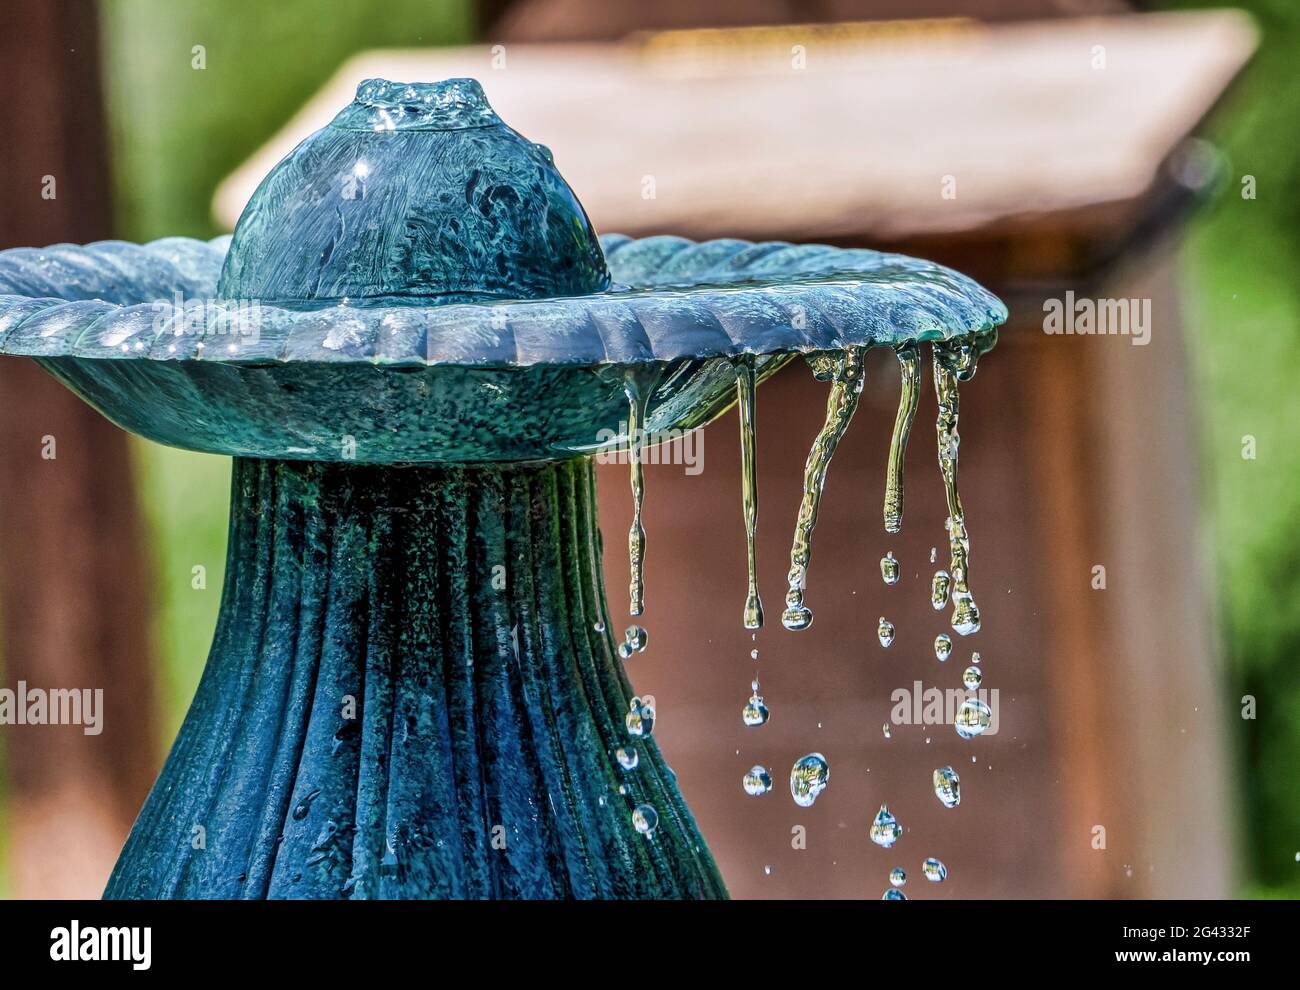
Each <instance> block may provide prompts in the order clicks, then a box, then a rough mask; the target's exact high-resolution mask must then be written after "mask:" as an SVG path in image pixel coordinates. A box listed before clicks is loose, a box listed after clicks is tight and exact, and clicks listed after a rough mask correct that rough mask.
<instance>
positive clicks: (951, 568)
mask: <svg viewBox="0 0 1300 990" xmlns="http://www.w3.org/2000/svg"><path fill="white" fill-rule="evenodd" d="M976 354H977V352H976V350H975V348H974V347H973V346H972V345H971V344H961V345H953V344H938V343H936V344H935V345H934V348H933V359H934V360H933V364H934V391H935V395H936V397H937V399H938V406H939V415H938V418H937V419H936V420H935V430H936V433H937V434H938V438H939V470H940V472H941V473H942V474H943V485H944V494H945V496H946V498H947V502H948V521H947V524H946V525H947V529H948V550H949V557H950V560H949V564H948V573H949V578H950V581H951V591H950V595H951V597H952V603H953V612H952V620H951V621H952V627H953V629H954V630H956V631H957V632H958V633H960V634H961V635H963V636H968V635H970V634H971V633H974V632H978V631H979V627H980V613H979V607H978V606H977V605H976V604H975V598H974V596H973V595H972V594H971V591H970V584H969V577H970V574H969V556H970V541H969V539H968V537H967V534H966V517H965V514H964V512H963V511H962V505H961V496H960V495H959V494H958V492H957V450H958V447H959V446H960V444H961V437H960V436H959V435H958V433H957V418H958V414H959V411H960V402H959V397H958V394H957V382H958V381H959V380H960V381H965V380H967V379H969V378H970V377H971V375H973V374H974V373H975V358H976ZM935 598H936V599H937V598H938V594H937V593H936V594H935Z"/></svg>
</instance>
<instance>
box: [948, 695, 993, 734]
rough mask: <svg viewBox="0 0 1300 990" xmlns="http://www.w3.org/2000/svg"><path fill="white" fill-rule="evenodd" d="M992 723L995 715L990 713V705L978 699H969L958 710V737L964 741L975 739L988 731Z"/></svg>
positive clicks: (956, 726) (956, 725)
mask: <svg viewBox="0 0 1300 990" xmlns="http://www.w3.org/2000/svg"><path fill="white" fill-rule="evenodd" d="M992 721H993V713H992V712H991V711H989V706H988V705H986V704H984V702H982V701H980V700H979V699H978V698H967V699H966V700H965V701H963V702H962V703H961V707H960V708H958V709H957V721H956V724H955V728H956V729H957V735H959V736H961V737H962V738H963V739H971V738H974V737H975V736H978V735H979V734H980V733H982V732H983V731H984V730H985V729H987V728H988V727H989V723H990V722H992Z"/></svg>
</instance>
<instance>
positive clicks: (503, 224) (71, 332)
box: [0, 80, 1006, 898]
mask: <svg viewBox="0 0 1300 990" xmlns="http://www.w3.org/2000/svg"><path fill="white" fill-rule="evenodd" d="M1005 316H1006V311H1005V309H1004V308H1003V307H1002V305H1001V303H1000V302H998V301H997V300H996V299H995V298H994V297H992V296H991V295H989V294H988V293H987V292H985V291H984V290H983V289H982V288H980V287H979V286H978V285H976V284H975V283H974V282H972V281H971V280H969V279H967V278H965V277H963V276H961V275H959V274H958V273H956V272H953V271H951V270H949V269H946V268H943V267H941V266H938V265H933V264H930V263H928V262H924V261H918V260H916V259H912V258H905V257H902V256H899V255H890V254H881V253H879V252H874V251H864V250H841V249H835V248H830V247H825V246H819V245H800V246H796V245H790V244H783V243H773V244H750V243H747V242H744V241H736V240H719V241H710V242H706V243H699V244H696V243H692V242H689V241H685V240H682V239H681V238H674V237H654V238H645V239H642V240H629V239H628V238H625V237H619V236H608V237H605V238H601V239H597V238H596V237H595V234H594V232H593V230H592V227H591V224H590V222H589V221H588V220H587V217H586V215H585V213H584V212H583V211H582V207H581V205H580V204H579V203H578V200H577V198H576V197H575V196H574V194H573V192H572V190H570V189H569V187H568V186H567V185H566V184H565V182H564V180H563V179H562V178H561V177H560V175H559V173H558V172H557V171H556V170H555V168H554V164H553V162H552V160H551V156H550V154H549V153H548V152H547V151H546V150H545V149H544V148H542V147H541V146H539V145H535V144H533V143H532V142H530V141H527V140H525V139H524V138H522V137H521V136H519V135H518V134H517V133H516V132H514V131H512V130H511V129H510V128H508V127H506V126H505V125H504V124H503V123H501V121H500V120H499V118H497V116H496V114H495V113H493V112H492V110H491V108H490V107H489V106H488V104H487V101H486V100H485V99H484V97H483V94H482V91H481V90H480V89H479V87H478V84H477V83H475V82H473V81H472V80H451V81H448V82H445V83H437V84H410V85H407V84H401V83H390V82H386V81H383V80H370V81H367V82H365V83H363V84H362V85H361V87H360V88H359V90H358V92H357V99H356V101H355V102H354V103H353V104H351V105H350V106H349V107H347V108H345V109H344V110H343V111H342V112H341V113H340V114H339V115H338V117H337V118H336V119H335V120H334V122H333V123H332V124H331V125H330V126H329V127H327V128H325V129H324V130H322V131H320V132H318V133H317V134H315V135H313V136H312V137H310V138H308V139H307V140H306V141H304V142H303V143H302V144H300V145H299V146H298V148H296V149H295V150H294V151H293V152H292V153H291V154H290V155H289V157H288V158H286V159H285V161H284V162H282V163H281V164H280V165H278V166H277V167H276V168H275V169H274V170H273V171H272V173H271V174H270V175H269V176H268V177H267V179H266V181H265V182H264V183H263V184H262V186H261V187H259V189H258V191H257V193H256V194H255V195H254V197H253V199H252V201H250V203H249V205H248V207H247V209H246V211H245V213H244V216H243V217H242V218H241V220H240V223H239V225H238V227H237V229H236V232H235V234H234V237H233V240H232V239H230V238H219V239H217V240H215V241H212V242H197V241H190V240H186V239H181V238H169V239H165V240H162V241H156V242H153V243H151V244H147V245H142V246H140V245H132V244H126V243H123V242H104V243H100V244H92V245H87V246H85V247H77V246H73V245H54V246H51V247H48V248H40V249H36V248H25V249H18V250H13V251H6V252H0V353H3V354H9V355H24V356H29V357H33V358H35V359H36V360H37V361H39V362H40V363H41V364H42V365H43V366H44V367H45V368H47V369H48V370H49V371H50V372H51V373H52V374H54V375H55V376H56V377H57V378H59V380H61V381H62V382H64V383H65V384H66V385H67V386H68V387H69V388H71V389H73V390H74V391H75V392H77V393H78V394H79V395H81V396H82V397H83V398H85V399H86V400H87V401H88V402H90V403H91V404H92V405H94V406H95V407H96V408H98V409H99V410H101V411H102V412H103V413H104V414H105V415H106V416H108V417H109V418H110V419H112V420H114V421H115V422H117V423H119V424H120V425H122V426H123V427H125V428H126V429H129V430H132V431H134V432H136V433H139V434H140V435H142V436H145V437H148V438H150V439H154V440H157V441H159V442H161V443H166V444H171V445H174V446H178V447H183V448H187V449H192V450H201V451H208V452H212V453H220V454H226V455H230V456H233V457H234V458H235V460H234V470H233V492H232V504H231V526H230V541H229V551H228V553H229V559H228V564H227V575H228V576H227V580H226V585H225V588H224V591H223V598H222V606H221V613H220V617H219V620H218V626H217V632H216V636H215V640H214V643H213V646H212V651H211V654H210V656H209V660H208V665H207V668H206V670H205V673H204V675H203V679H202V682H201V684H200V686H199V689H198V692H197V694H196V696H195V699H194V703H193V705H192V707H191V710H190V712H189V715H188V716H187V718H186V720H185V723H184V725H183V727H182V729H181V732H180V736H179V738H178V739H177V741H176V743H175V745H174V747H173V749H172V752H171V754H170V756H169V757H168V760H167V764H166V766H165V767H164V769H163V772H162V775H161V776H160V778H159V780H158V782H157V784H156V785H155V787H154V789H153V791H152V793H151V794H150V796H149V799H148V801H147V802H146V804H145V807H144V809H143V810H142V812H141V814H140V818H139V820H138V821H137V823H136V826H135V828H134V830H133V831H132V833H131V837H130V839H129V840H128V842H127V844H126V847H125V849H124V850H123V852H122V856H121V859H120V861H119V863H118V865H117V868H116V869H115V871H114V873H113V876H112V879H111V880H110V882H109V885H108V889H107V891H106V896H109V897H255V898H264V897H329V898H337V897H356V898H360V897H719V896H724V895H725V891H724V889H723V886H722V883H721V880H720V879H719V877H718V873H717V870H716V868H715V867H714V865H713V861H712V859H711V858H710V856H709V853H708V851H707V849H706V848H705V845H704V842H703V840H702V839H701V838H700V835H699V833H698V831H697V830H696V828H695V825H694V822H693V821H692V819H691V816H690V814H689V812H688V811H687V809H686V807H685V805H684V804H683V802H682V800H681V797H680V795H679V793H678V791H677V787H676V784H675V782H674V778H673V775H672V772H671V771H670V770H669V769H668V767H667V766H666V765H665V764H664V762H663V759H662V757H661V755H660V753H659V750H658V748H657V746H656V745H655V743H654V741H653V737H652V736H651V735H650V734H649V732H648V731H644V732H643V733H642V734H641V735H639V736H637V737H636V738H635V740H633V739H632V738H630V737H629V731H628V726H629V723H628V722H626V721H625V720H626V718H627V715H628V712H629V707H630V705H631V703H632V692H631V688H630V685H629V684H628V682H627V679H626V677H625V676H624V674H623V671H622V669H621V666H620V665H619V661H618V658H617V655H616V649H615V645H616V644H615V641H614V639H613V637H612V635H611V632H610V630H611V629H612V628H613V623H612V622H611V619H610V613H609V609H608V607H607V605H606V602H605V594H604V589H603V581H602V575H601V572H600V566H599V562H600V534H599V531H598V529H597V525H596V518H595V501H594V497H593V491H592V485H593V477H592V470H591V463H590V457H589V455H590V454H591V453H592V452H594V451H595V450H596V449H597V447H598V445H599V438H601V437H602V436H609V435H611V434H612V435H615V436H618V437H619V442H621V443H626V444H630V445H631V446H632V447H633V451H634V456H633V461H634V468H633V476H634V487H635V488H636V490H637V491H638V493H639V491H640V488H639V474H638V472H637V469H636V467H635V463H636V456H635V450H636V447H637V444H638V443H639V434H638V433H637V432H636V431H637V430H638V429H642V428H644V429H648V430H651V431H668V430H679V429H689V428H693V427H696V426H701V425H704V424H705V423H707V422H709V421H710V420H711V419H713V418H714V417H716V416H717V415H718V414H720V413H721V412H722V411H723V410H724V409H726V408H727V407H728V406H729V405H730V404H731V403H732V402H733V401H735V399H736V396H737V381H738V377H739V380H740V381H741V382H742V383H747V387H748V389H749V391H748V392H746V391H745V389H744V388H742V389H741V391H740V395H741V400H742V404H745V405H746V408H747V409H749V410H750V412H751V413H752V386H753V383H754V382H755V381H761V380H762V378H763V377H764V376H766V375H768V374H770V373H771V372H773V371H775V370H776V369H777V368H778V367H780V366H781V364H783V363H784V362H785V361H787V360H789V358H790V357H791V356H793V355H796V354H803V355H805V356H808V357H809V358H810V359H812V360H813V361H814V366H815V367H822V366H824V365H825V364H826V360H827V356H828V355H834V354H837V353H852V354H854V355H859V356H860V352H861V350H862V349H864V348H866V347H870V346H875V345H886V346H894V347H900V348H904V349H908V348H912V349H913V350H914V345H915V344H917V343H919V342H923V341H935V342H940V343H942V344H943V346H945V347H948V346H949V345H951V346H952V348H953V353H954V355H961V354H964V355H965V356H966V358H967V359H969V360H970V362H972V363H971V368H972V369H973V356H975V355H977V354H978V353H979V352H980V351H982V350H984V349H986V348H987V347H989V346H991V344H992V341H993V339H994V328H995V327H996V326H997V325H998V324H999V323H1000V322H1002V320H1003V319H1005ZM909 353H910V351H909ZM855 360H857V359H856V358H855ZM828 374H829V372H828ZM749 421H750V422H751V425H752V416H750V417H749ZM629 422H630V423H632V424H633V425H632V427H631V428H629V426H628V424H629ZM629 434H631V435H629ZM751 450H752V444H751ZM750 463H751V465H752V458H751V459H750ZM751 508H752V506H751ZM747 511H751V510H750V509H747ZM814 514H815V513H814ZM632 549H633V556H634V558H637V554H638V552H639V550H640V549H641V545H640V544H638V543H637V542H636V540H635V534H634V540H633V548H632ZM751 563H752V554H751ZM634 586H635V580H634ZM755 602H756V599H755ZM633 605H634V607H633V608H632V611H633V613H634V614H635V612H636V611H637V610H638V608H637V607H636V606H637V602H636V601H635V596H634V602H633ZM753 611H755V610H754V609H753V608H749V609H747V613H748V612H753ZM759 621H761V620H759ZM643 728H645V726H643ZM633 742H635V747H634V748H635V752H636V758H635V760H634V761H633V760H630V759H629V758H628V754H629V751H631V750H632V749H633V745H632V744H633ZM620 750H623V753H622V757H623V758H622V759H620V753H619V751H620ZM633 762H634V763H635V766H629V764H630V763H633Z"/></svg>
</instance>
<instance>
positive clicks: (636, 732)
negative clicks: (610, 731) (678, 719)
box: [623, 694, 655, 738]
mask: <svg viewBox="0 0 1300 990" xmlns="http://www.w3.org/2000/svg"><path fill="white" fill-rule="evenodd" d="M623 724H624V725H625V726H626V727H627V734H628V735H629V736H632V737H633V738H640V737H641V736H648V735H650V733H651V732H653V731H654V727H655V705H654V696H653V695H649V694H647V695H646V696H645V697H644V698H633V699H632V700H631V702H629V704H628V711H627V715H625V716H624V717H623Z"/></svg>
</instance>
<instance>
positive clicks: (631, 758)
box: [614, 746, 641, 770]
mask: <svg viewBox="0 0 1300 990" xmlns="http://www.w3.org/2000/svg"><path fill="white" fill-rule="evenodd" d="M614 755H615V756H616V757H618V765H619V766H621V767H622V768H623V769H624V770H635V769H636V765H637V764H638V763H640V762H641V754H640V753H638V752H637V751H636V747H635V746H620V747H619V748H618V749H617V750H616V751H615V753H614Z"/></svg>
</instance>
